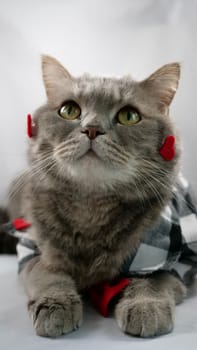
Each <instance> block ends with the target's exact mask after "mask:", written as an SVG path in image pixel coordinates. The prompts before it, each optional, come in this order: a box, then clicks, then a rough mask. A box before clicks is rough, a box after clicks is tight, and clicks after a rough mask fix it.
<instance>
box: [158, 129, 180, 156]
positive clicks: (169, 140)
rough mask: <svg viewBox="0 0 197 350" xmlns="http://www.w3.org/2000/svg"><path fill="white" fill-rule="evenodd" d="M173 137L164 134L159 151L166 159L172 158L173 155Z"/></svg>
mask: <svg viewBox="0 0 197 350" xmlns="http://www.w3.org/2000/svg"><path fill="white" fill-rule="evenodd" d="M174 146H175V137H174V136H173V135H168V136H166V138H165V140H164V143H163V145H162V146H161V148H160V150H159V153H160V155H161V156H162V157H163V158H164V159H165V160H167V161H170V160H173V159H174V157H175V154H176V152H175V147H174Z"/></svg>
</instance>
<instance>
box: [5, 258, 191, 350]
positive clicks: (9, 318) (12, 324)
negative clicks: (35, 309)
mask: <svg viewBox="0 0 197 350" xmlns="http://www.w3.org/2000/svg"><path fill="white" fill-rule="evenodd" d="M16 270H17V262H16V258H15V257H11V256H0V281H1V282H0V283H1V288H0V349H2V350H3V349H5V350H12V349H13V350H42V349H47V350H50V349H54V348H55V349H58V350H63V349H64V350H65V349H66V350H69V349H80V350H83V349H84V350H89V349H95V350H97V349H103V350H105V349H114V350H116V349H117V350H127V349H134V350H142V349H143V350H158V349H159V350H166V349H173V350H185V349H189V350H196V348H197V312H196V310H197V284H196V285H195V287H194V288H193V291H192V293H191V296H190V297H189V298H188V299H187V300H185V302H184V303H183V304H181V305H179V306H177V309H176V323H175V329H174V331H173V332H172V333H170V334H168V335H165V336H161V337H159V338H153V339H139V338H134V337H130V336H127V335H125V334H122V333H121V331H120V330H119V328H118V326H117V324H116V321H115V320H114V319H113V318H106V319H105V318H103V317H101V316H100V315H99V314H98V313H97V312H96V311H95V310H94V309H93V308H92V307H91V306H90V305H86V306H85V308H84V322H83V325H82V327H81V328H80V329H79V330H77V331H76V332H73V333H70V334H68V335H66V336H63V337H60V338H57V339H48V338H41V337H38V336H36V335H35V333H34V330H33V327H32V324H31V320H30V319H29V317H28V314H27V310H26V297H25V296H24V293H23V290H22V288H21V287H20V286H19V283H18V279H17V273H16Z"/></svg>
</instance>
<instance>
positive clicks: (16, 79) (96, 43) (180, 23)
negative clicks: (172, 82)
mask: <svg viewBox="0 0 197 350" xmlns="http://www.w3.org/2000/svg"><path fill="white" fill-rule="evenodd" d="M196 36H197V1H196V0H187V1H186V0H83V1H82V0H70V1H69V0H32V1H30V0H17V1H14V0H0V101H1V103H0V200H1V201H2V202H3V201H4V200H5V193H6V188H7V186H8V183H9V182H10V180H11V179H12V178H13V177H14V176H15V174H17V173H18V172H19V171H20V170H21V169H23V168H24V167H25V152H26V143H27V137H26V131H25V130H26V118H25V117H26V114H27V113H28V112H32V111H34V110H35V109H36V108H37V107H38V106H39V105H40V104H42V103H44V102H45V92H44V88H43V84H42V80H41V70H40V54H41V53H46V54H50V55H53V56H55V57H56V58H57V59H59V60H60V61H61V62H62V63H63V64H64V65H65V66H66V67H67V69H69V70H70V71H71V72H72V73H73V74H81V73H83V72H84V71H86V72H87V71H88V72H90V73H93V74H95V73H96V74H106V75H119V76H120V75H122V74H128V73H130V74H131V75H132V76H133V77H134V78H137V79H142V78H144V77H146V76H147V75H149V74H150V73H151V72H152V71H154V70H155V69H156V68H158V67H159V66H161V65H163V64H165V63H167V62H171V61H179V62H181V63H182V78H181V83H180V88H179V90H178V93H177V96H176V98H175V100H174V102H173V105H172V109H171V111H172V115H173V118H174V120H175V121H176V123H177V126H178V128H179V130H180V132H181V135H182V139H183V144H184V158H183V165H184V173H185V174H186V175H187V177H188V178H189V180H190V181H191V182H192V184H193V185H194V187H195V188H196V190H197V183H196V174H197V165H196V152H197V140H196V125H197V122H196V118H197V94H196V91H197V39H196Z"/></svg>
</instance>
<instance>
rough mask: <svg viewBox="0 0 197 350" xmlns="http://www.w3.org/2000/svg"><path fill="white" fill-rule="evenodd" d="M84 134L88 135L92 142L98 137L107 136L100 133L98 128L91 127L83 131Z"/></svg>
mask: <svg viewBox="0 0 197 350" xmlns="http://www.w3.org/2000/svg"><path fill="white" fill-rule="evenodd" d="M81 132H82V133H83V134H86V135H87V137H88V138H89V139H90V140H94V139H95V138H96V137H97V136H99V135H103V134H105V133H104V132H102V131H100V130H99V129H98V128H97V127H94V126H91V127H87V128H85V129H83V130H81Z"/></svg>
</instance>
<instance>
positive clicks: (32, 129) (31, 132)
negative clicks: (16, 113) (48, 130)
mask: <svg viewBox="0 0 197 350" xmlns="http://www.w3.org/2000/svg"><path fill="white" fill-rule="evenodd" d="M27 135H28V136H29V137H33V136H35V135H36V124H35V123H34V122H33V120H32V116H31V114H27Z"/></svg>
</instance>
